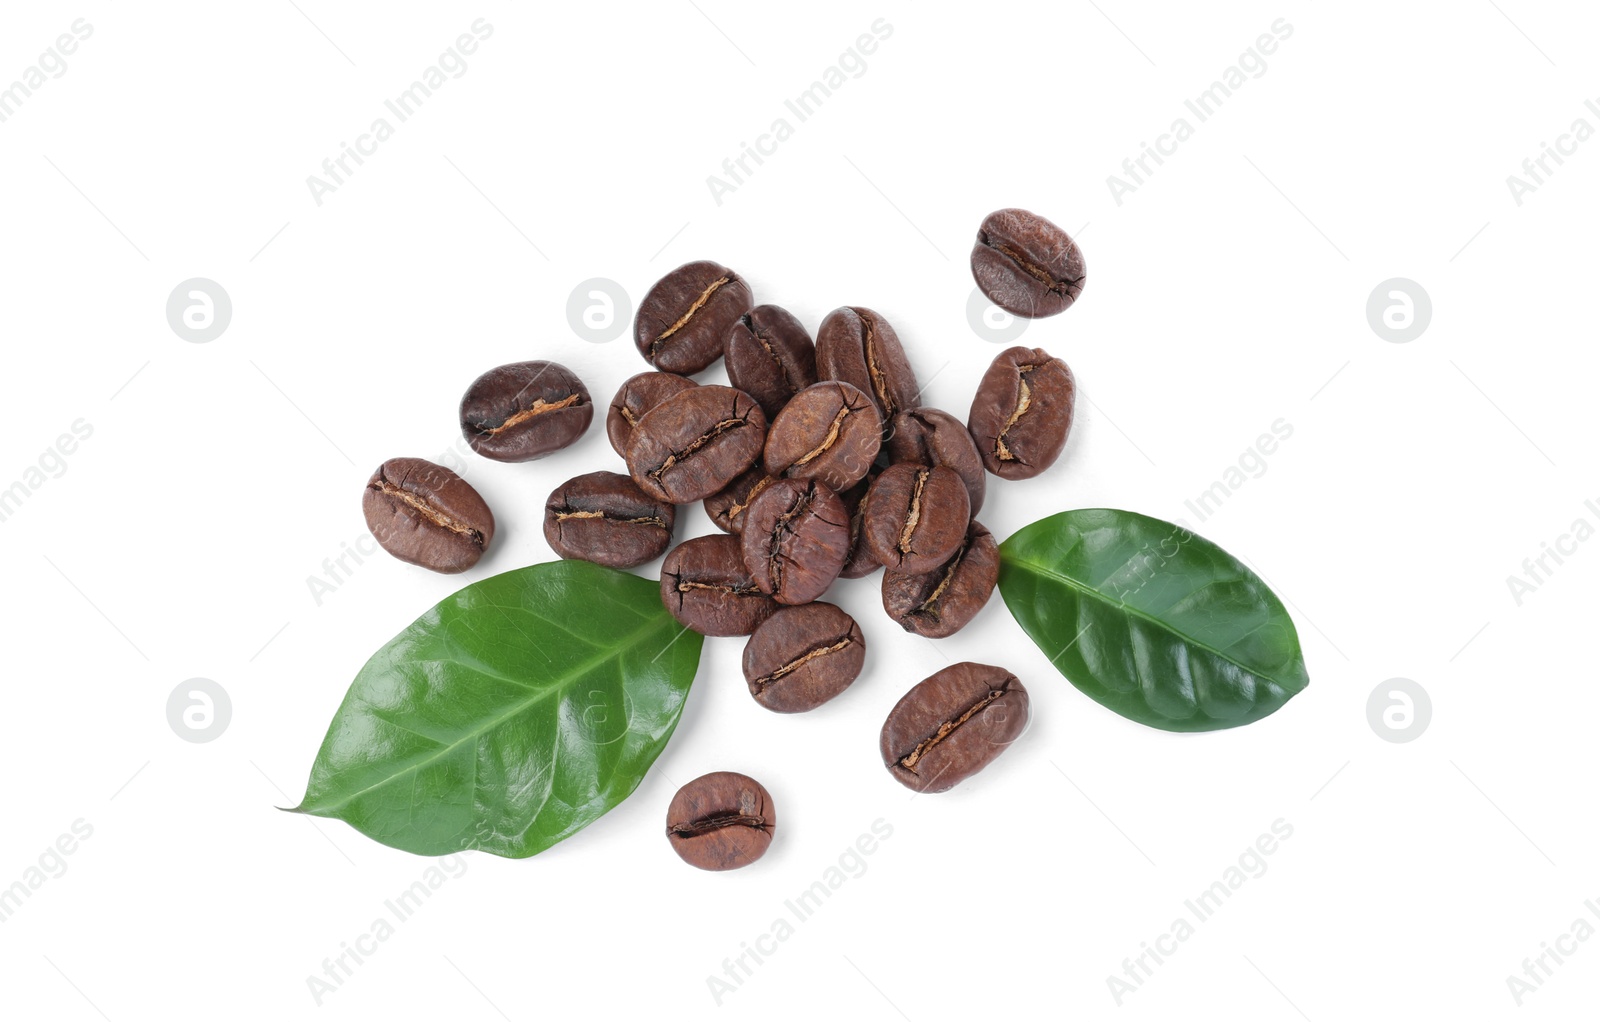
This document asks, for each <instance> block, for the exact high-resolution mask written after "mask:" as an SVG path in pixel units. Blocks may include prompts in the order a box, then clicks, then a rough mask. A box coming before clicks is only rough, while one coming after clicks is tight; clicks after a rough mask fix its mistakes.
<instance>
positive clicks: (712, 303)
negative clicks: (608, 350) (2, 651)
mask: <svg viewBox="0 0 1600 1022" xmlns="http://www.w3.org/2000/svg"><path fill="white" fill-rule="evenodd" d="M751 301H752V299H751V296H750V285H749V284H746V283H745V282H744V278H742V277H740V276H739V275H738V274H737V273H734V272H733V271H732V270H730V269H728V268H727V267H726V266H723V265H722V264H720V263H713V262H710V261H707V260H702V261H700V262H695V263H684V264H683V265H682V266H680V267H678V268H677V269H676V270H673V271H672V272H671V273H669V274H667V275H666V276H665V277H662V278H661V279H660V280H658V281H656V282H655V285H654V286H652V287H651V288H650V292H649V293H648V294H646V295H645V296H644V301H642V302H640V303H639V312H638V314H637V315H635V316H634V318H633V342H634V344H636V345H638V347H639V353H640V354H641V355H643V356H644V359H645V361H646V362H649V363H650V364H651V365H653V366H655V367H656V368H657V369H661V370H664V371H666V372H669V373H683V374H685V375H688V374H689V373H698V372H699V371H700V370H702V369H704V368H705V367H706V366H709V365H710V364H711V363H713V362H715V361H716V360H717V359H719V358H721V357H722V342H723V340H724V338H726V337H727V336H728V330H729V329H730V328H731V327H732V326H733V324H734V322H735V321H736V320H737V319H738V318H739V317H740V316H743V315H744V314H745V313H747V312H749V311H750V305H751Z"/></svg>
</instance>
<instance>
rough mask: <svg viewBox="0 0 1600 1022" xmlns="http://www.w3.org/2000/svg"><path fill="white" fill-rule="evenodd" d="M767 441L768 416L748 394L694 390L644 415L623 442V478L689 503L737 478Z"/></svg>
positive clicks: (726, 389) (655, 494)
mask: <svg viewBox="0 0 1600 1022" xmlns="http://www.w3.org/2000/svg"><path fill="white" fill-rule="evenodd" d="M766 440H767V417H766V416H765V415H763V414H762V413H761V406H760V405H758V404H756V402H755V399H754V398H752V397H751V396H750V395H749V394H746V393H745V392H744V391H742V390H734V389H733V388H732V387H718V386H715V385H708V386H704V387H695V388H694V389H693V390H686V391H684V392H682V393H681V394H674V395H672V396H671V397H669V398H667V399H666V400H665V401H663V402H661V403H660V404H658V405H656V406H655V407H654V408H652V409H650V410H649V411H648V412H645V414H644V418H642V419H640V420H639V424H638V425H637V426H635V427H634V430H633V436H632V438H630V439H629V441H628V453H627V455H626V460H627V462H628V473H629V474H630V475H632V476H633V481H634V482H636V483H638V484H639V489H641V490H643V491H644V492H646V493H648V494H650V495H651V496H652V497H658V498H660V499H662V500H670V501H672V502H673V503H674V504H689V503H692V502H694V501H697V500H704V499H705V498H707V497H709V496H711V495H712V494H713V493H716V492H717V491H719V490H721V489H723V488H724V487H726V486H727V485H728V484H729V483H731V482H733V481H734V480H735V479H737V478H738V477H739V474H740V473H741V472H743V471H744V470H745V469H747V468H749V467H750V466H751V465H753V464H755V462H756V459H757V458H759V457H760V456H761V448H762V446H763V445H764V444H765V443H766Z"/></svg>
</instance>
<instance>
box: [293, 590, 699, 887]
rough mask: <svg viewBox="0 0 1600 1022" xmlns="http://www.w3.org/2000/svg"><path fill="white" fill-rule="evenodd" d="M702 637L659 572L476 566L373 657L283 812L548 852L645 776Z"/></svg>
mask: <svg viewBox="0 0 1600 1022" xmlns="http://www.w3.org/2000/svg"><path fill="white" fill-rule="evenodd" d="M701 642H702V639H701V637H700V635H699V634H697V633H695V632H692V631H687V630H685V629H684V628H683V627H682V626H681V625H679V624H678V623H677V622H676V621H674V620H673V619H672V617H671V616H670V615H669V614H668V613H667V611H666V608H664V607H663V606H662V605H661V595H660V586H659V584H658V583H656V582H652V581H648V580H646V579H643V578H640V577H638V576H637V575H631V574H628V573H626V572H621V571H613V570H611V569H609V568H602V567H600V566H599V565H595V564H590V563H589V562H587V561H556V562H554V563H550V564H535V565H532V566H531V567H527V568H519V569H517V570H515V571H508V572H506V573H505V574H503V575H496V576H494V577H493V578H488V579H484V580H483V581H481V582H476V583H474V584H472V585H470V586H467V587H466V588H465V589H462V590H461V591H460V592H458V593H456V594H455V595H453V596H451V597H450V598H448V599H446V600H445V601H444V602H442V603H440V604H439V605H438V606H436V607H434V608H433V609H432V610H430V611H428V612H427V613H426V614H424V615H422V616H421V617H420V618H418V619H417V620H416V621H414V622H412V623H411V625H410V626H408V627H407V628H406V629H405V630H404V631H403V632H401V633H400V634H399V635H397V636H395V637H394V638H393V639H391V640H390V641H389V642H388V643H387V644H386V645H385V646H384V647H383V648H382V649H380V650H378V652H377V653H375V654H373V656H372V659H370V660H368V661H367V664H366V666H365V667H363V668H362V669H361V672H360V673H359V674H357V675H356V678H355V681H353V682H352V683H351V685H350V691H349V692H348V693H347V694H346V695H345V699H344V703H343V705H341V706H340V707H339V711H338V712H337V713H336V714H334V718H333V723H332V724H331V725H330V726H329V727H328V736H327V738H325V739H324V740H323V743H322V749H321V751H320V752H318V754H317V760H316V763H315V764H314V765H313V766H312V768H311V780H310V781H309V782H308V783H307V786H306V797H305V800H304V801H303V802H302V803H301V804H300V805H299V806H298V807H297V808H296V809H295V810H293V811H295V812H301V813H311V814H313V815H316V816H328V817H333V818H336V819H340V820H344V821H345V822H346V823H348V824H350V825H351V826H352V827H354V828H356V829H357V830H359V831H361V832H362V833H363V834H366V835H367V836H368V837H371V838H373V839H375V840H377V841H381V842H383V843H384V844H386V845H391V846H393V847H395V848H400V849H404V850H405V851H408V852H416V853H418V854H420V855H443V854H446V853H450V852H456V851H461V850H462V849H466V848H472V849H477V850H479V851H485V852H493V853H494V854H496V855H504V856H509V857H512V858H521V857H523V856H528V855H533V854H535V853H537V852H541V851H543V850H544V849H546V848H549V847H550V846H551V845H553V844H555V843H556V842H557V841H560V840H562V839H563V838H566V837H570V836H571V835H573V834H575V833H577V832H578V831H579V830H582V829H583V828H584V827H586V826H588V825H589V824H591V823H593V822H594V821H595V820H597V819H599V818H600V817H601V816H602V815H603V814H605V813H606V812H607V811H609V810H610V809H612V808H613V807H614V806H616V805H617V804H618V803H619V802H621V801H622V800H623V799H625V798H627V797H628V795H630V794H631V793H632V792H633V790H634V788H636V787H638V785H639V781H640V780H641V779H642V778H643V777H644V774H645V771H646V770H648V769H649V768H650V765H651V764H652V763H654V762H655V759H656V756H657V755H659V754H660V752H661V750H662V748H663V747H664V746H665V745H666V742H667V739H668V738H669V737H671V735H672V730H673V728H674V727H676V726H677V723H678V717H679V715H680V714H681V713H682V712H683V704H684V700H685V698H686V697H687V696H688V694H689V685H690V683H691V682H692V681H693V680H694V674H695V670H696V668H697V667H698V666H699V663H700V645H701Z"/></svg>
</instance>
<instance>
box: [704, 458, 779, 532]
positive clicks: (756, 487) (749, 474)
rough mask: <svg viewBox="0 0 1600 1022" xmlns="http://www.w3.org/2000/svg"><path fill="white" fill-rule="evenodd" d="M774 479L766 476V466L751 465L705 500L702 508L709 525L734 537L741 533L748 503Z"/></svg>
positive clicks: (757, 463)
mask: <svg viewBox="0 0 1600 1022" xmlns="http://www.w3.org/2000/svg"><path fill="white" fill-rule="evenodd" d="M774 478H775V477H774V476H770V475H768V474H767V469H766V466H764V465H762V464H761V462H759V461H757V462H756V463H755V464H754V465H751V466H750V467H749V468H748V469H746V470H745V471H744V473H743V474H742V475H740V476H739V478H737V479H735V480H734V481H733V482H731V483H729V484H728V485H727V486H725V487H723V488H722V489H720V490H718V491H717V492H716V493H713V494H712V495H711V496H709V497H707V498H706V499H705V501H704V502H703V505H702V506H704V507H705V509H706V515H707V516H709V517H710V519H711V523H712V524H713V525H715V526H716V527H717V528H719V529H721V530H722V531H723V532H731V533H733V534H734V535H735V536H737V535H739V534H740V533H742V532H743V531H744V519H745V512H746V511H747V510H749V507H750V502H751V501H752V500H754V499H756V497H757V496H759V495H760V493H761V491H762V490H764V489H766V488H767V487H768V486H771V485H772V480H773V479H774Z"/></svg>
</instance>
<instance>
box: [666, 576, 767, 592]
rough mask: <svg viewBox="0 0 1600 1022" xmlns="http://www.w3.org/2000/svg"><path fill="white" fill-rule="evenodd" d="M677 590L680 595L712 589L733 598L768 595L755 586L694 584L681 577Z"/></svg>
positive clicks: (733, 583) (711, 583) (732, 583)
mask: <svg viewBox="0 0 1600 1022" xmlns="http://www.w3.org/2000/svg"><path fill="white" fill-rule="evenodd" d="M676 585H677V590H678V592H680V593H686V592H689V591H690V590H691V589H710V590H713V591H715V592H719V593H729V594H731V595H733V596H761V597H765V596H766V595H767V594H766V593H763V592H762V591H761V590H760V589H757V588H756V587H755V586H754V585H746V584H744V583H735V582H693V581H689V582H686V581H684V580H683V579H682V578H681V577H680V578H679V579H678V581H677V584H676Z"/></svg>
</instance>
